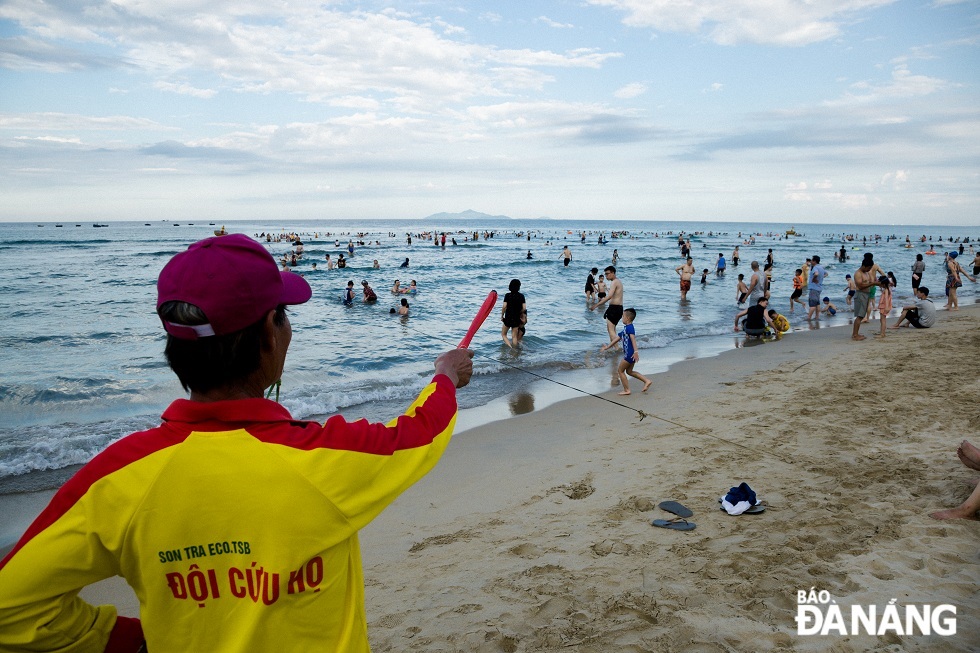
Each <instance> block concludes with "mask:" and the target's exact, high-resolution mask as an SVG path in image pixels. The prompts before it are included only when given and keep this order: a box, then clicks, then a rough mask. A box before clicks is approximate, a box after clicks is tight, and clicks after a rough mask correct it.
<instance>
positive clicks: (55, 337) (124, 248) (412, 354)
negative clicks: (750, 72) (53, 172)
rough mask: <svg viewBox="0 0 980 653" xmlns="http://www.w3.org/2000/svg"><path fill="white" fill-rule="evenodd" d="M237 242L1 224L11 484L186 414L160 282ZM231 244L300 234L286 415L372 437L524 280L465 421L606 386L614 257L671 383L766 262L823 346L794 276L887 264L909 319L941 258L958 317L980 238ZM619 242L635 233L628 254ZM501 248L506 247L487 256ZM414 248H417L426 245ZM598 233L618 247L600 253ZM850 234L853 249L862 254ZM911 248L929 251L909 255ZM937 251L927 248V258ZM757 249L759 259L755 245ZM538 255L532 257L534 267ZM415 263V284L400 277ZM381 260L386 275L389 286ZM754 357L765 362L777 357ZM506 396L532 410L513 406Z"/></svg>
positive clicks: (506, 238) (540, 234)
mask: <svg viewBox="0 0 980 653" xmlns="http://www.w3.org/2000/svg"><path fill="white" fill-rule="evenodd" d="M219 226H220V225H212V224H209V223H208V222H206V221H204V222H202V221H194V222H186V221H182V222H179V223H175V222H154V223H149V224H148V223H143V222H112V223H107V224H106V226H104V227H94V226H93V224H92V223H90V222H85V223H77V222H63V223H44V224H38V223H29V224H23V223H20V224H0V315H2V316H3V318H2V323H3V329H2V332H0V481H3V480H4V479H5V478H8V479H9V478H10V477H14V476H21V475H28V476H26V477H23V478H31V477H32V475H33V477H34V478H37V479H43V478H46V477H45V476H44V475H43V474H39V473H38V472H41V471H42V470H57V469H62V468H66V467H69V466H72V465H77V464H80V463H83V462H85V461H87V460H88V459H90V458H91V457H92V456H93V455H94V454H96V453H98V452H99V451H100V450H101V449H103V448H104V447H105V446H106V445H107V444H109V443H111V442H112V441H114V440H116V439H118V438H120V437H122V436H124V435H126V434H127V433H130V432H132V431H134V430H139V429H144V428H148V427H151V426H153V425H155V424H157V423H158V420H159V415H160V413H161V412H162V410H163V409H164V408H165V407H166V406H167V405H168V404H169V402H170V401H171V400H173V399H174V398H176V397H181V396H184V393H183V390H182V389H181V388H180V385H179V383H178V382H177V380H176V378H175V377H174V375H173V374H172V373H171V372H170V370H169V368H168V367H167V365H166V362H165V361H164V358H163V346H164V342H165V338H164V334H163V330H162V329H161V327H160V324H159V321H158V319H157V317H156V314H155V312H154V306H155V300H156V294H155V293H156V289H155V282H156V277H157V274H158V273H159V271H160V269H161V268H162V267H163V265H164V264H165V263H166V261H167V260H168V259H169V258H170V257H171V256H172V255H173V254H175V253H176V252H178V251H181V250H183V249H185V248H186V247H187V245H189V244H190V243H192V242H194V241H196V240H199V239H201V238H205V237H208V236H211V235H212V233H213V230H214V229H216V228H218V227H219ZM226 227H227V230H228V231H229V232H233V233H245V234H249V235H252V236H255V237H258V236H259V234H262V233H271V234H273V235H279V234H284V233H288V232H295V233H297V234H300V235H301V236H302V238H303V241H304V244H305V254H304V256H303V257H302V258H301V259H300V261H299V264H298V265H297V267H295V268H294V270H295V271H297V272H300V273H302V274H304V275H305V276H306V278H307V279H308V280H309V282H310V284H311V286H312V287H313V298H312V300H311V301H310V302H308V303H307V304H304V305H302V306H297V307H293V308H292V309H291V310H290V321H291V323H292V327H293V340H292V345H291V347H290V352H289V357H288V359H287V361H286V370H285V373H284V376H283V382H282V388H281V395H280V399H281V401H282V403H283V404H284V405H285V406H286V407H287V408H288V409H289V410H290V411H291V412H292V414H293V415H294V416H295V417H297V418H300V419H318V420H322V419H325V418H326V417H327V416H329V415H332V414H336V413H340V414H344V415H345V416H347V417H350V418H357V417H362V416H363V417H367V418H369V419H372V420H380V419H389V418H391V417H393V416H395V415H397V414H399V413H400V412H401V411H402V410H403V408H404V406H405V405H407V403H408V402H410V401H411V400H412V399H413V398H414V396H415V395H416V394H417V393H418V391H419V390H420V389H421V388H422V387H423V386H424V385H425V383H426V382H427V381H428V379H429V378H430V377H431V372H432V362H433V361H434V359H435V357H436V356H437V355H438V354H439V353H440V352H442V351H444V350H445V349H448V348H450V347H452V346H455V344H456V343H457V342H458V341H459V339H460V338H461V337H462V335H463V333H464V332H465V331H466V328H467V326H468V325H469V323H470V320H471V319H472V318H473V316H474V314H475V312H476V310H477V308H478V307H479V306H480V304H481V302H482V301H483V299H484V298H485V297H486V295H487V293H488V292H489V291H490V290H491V289H496V290H497V291H498V292H499V293H500V296H501V301H502V298H503V295H504V293H505V292H506V291H507V285H508V283H509V281H510V280H511V279H513V278H518V279H520V280H521V282H522V284H523V285H522V292H524V294H525V295H526V297H527V303H528V311H529V322H528V325H527V335H526V337H525V340H524V345H523V347H522V348H521V349H520V351H512V350H510V349H509V348H507V347H506V346H504V345H503V343H502V342H501V340H500V326H501V323H500V321H499V310H500V305H499V303H498V305H497V307H496V309H495V311H494V313H493V314H492V315H491V317H490V319H488V320H487V323H486V325H485V326H484V328H483V329H482V330H481V331H480V333H479V334H478V335H477V337H476V339H475V340H474V343H473V345H472V346H473V348H474V349H475V350H476V352H477V357H476V359H475V363H474V367H475V375H474V379H473V382H472V384H471V386H470V387H469V388H467V389H466V390H465V391H463V392H461V393H460V403H461V406H462V407H463V408H467V409H477V407H480V406H484V407H485V406H488V405H489V406H491V407H492V409H491V410H490V411H489V413H490V414H492V417H506V416H507V415H509V414H512V413H516V412H521V411H523V410H527V407H526V406H525V407H523V408H522V403H526V402H522V401H521V400H520V398H519V393H520V392H521V390H522V388H525V387H526V386H527V385H528V384H531V383H534V382H538V383H540V382H541V381H540V380H539V379H540V377H542V376H543V377H547V378H555V379H562V378H564V379H566V381H567V380H568V379H575V380H576V382H577V383H579V384H580V385H585V386H588V388H586V389H590V390H593V389H599V388H601V387H608V384H609V379H610V377H611V370H612V368H613V366H614V365H615V364H616V361H617V355H616V354H613V353H608V354H600V353H599V351H598V349H599V346H600V345H602V344H603V343H605V342H606V341H607V336H606V333H605V326H604V321H603V319H602V315H601V313H602V311H601V310H599V311H596V312H589V311H588V310H587V309H586V303H585V298H584V295H583V288H584V283H585V278H586V275H587V274H588V271H589V269H590V268H592V267H598V268H599V269H600V271H601V270H602V268H604V267H605V266H606V265H609V264H610V263H611V261H612V256H613V252H614V250H617V251H618V261H617V262H616V264H615V265H616V267H617V269H618V271H619V277H620V279H621V280H622V281H623V283H624V287H625V305H626V306H633V307H635V308H636V309H637V311H638V313H639V314H638V317H637V320H636V329H637V334H638V341H639V347H640V350H641V352H642V364H641V365H640V366H639V369H640V370H641V371H656V369H658V368H662V367H664V366H665V365H666V364H667V363H669V362H673V361H675V360H678V359H679V358H682V357H684V356H687V355H690V352H695V354H694V355H703V354H704V352H709V353H710V352H715V353H716V352H717V351H721V350H724V349H726V348H730V347H733V346H737V345H738V344H739V342H740V341H741V338H742V336H741V335H736V334H734V333H733V332H732V319H733V316H734V314H735V312H736V311H737V310H738V308H737V307H736V305H735V296H736V295H735V283H736V277H737V274H738V273H739V272H744V273H745V274H746V276H747V277H748V276H750V270H749V262H750V261H752V260H753V259H755V260H758V261H760V263H761V262H763V261H764V260H765V257H766V254H767V251H768V249H769V248H772V250H773V252H774V256H775V266H774V274H773V284H772V294H773V298H774V299H773V302H772V304H771V305H772V306H773V307H775V308H776V309H777V310H779V311H780V312H781V313H784V314H786V315H787V317H789V318H790V322H791V324H792V325H793V328H794V329H807V328H812V327H811V325H808V324H807V322H806V321H805V320H804V319H803V311H802V310H801V309H799V308H798V309H797V311H796V312H795V313H794V314H790V313H788V312H787V311H788V305H789V301H788V297H789V295H790V293H791V292H792V277H793V273H794V271H795V269H796V268H797V267H799V265H800V264H801V263H802V262H803V261H804V260H805V259H806V258H807V257H808V256H810V255H812V254H818V255H820V257H821V259H822V261H823V263H824V265H825V267H826V268H827V269H828V270H829V272H830V276H829V277H828V279H827V280H826V282H825V294H827V295H829V296H830V297H831V298H832V300H833V301H834V302H835V303H836V304H837V306H838V308H844V296H845V292H844V288H845V280H844V275H845V274H847V273H852V274H853V272H854V270H855V269H856V268H857V267H858V264H859V261H860V258H861V254H862V253H863V252H864V251H870V252H873V253H874V254H875V259H876V261H878V262H879V263H880V264H881V266H882V267H883V268H884V269H885V270H893V271H894V272H895V274H896V276H897V277H898V280H899V286H898V290H897V292H896V294H895V302H894V303H895V305H896V307H900V306H901V305H902V304H903V303H904V302H905V300H907V299H909V298H910V297H911V286H910V281H909V275H910V273H909V268H910V266H911V264H912V262H913V261H914V259H915V254H916V253H925V252H926V251H927V250H928V248H929V246H930V245H931V246H932V247H934V249H935V250H936V251H937V252H940V254H939V255H938V256H926V257H925V259H926V261H925V262H926V265H927V269H926V274H925V279H924V285H926V286H929V287H930V288H931V290H932V294H933V297H934V298H936V301H937V304H940V305H941V304H942V303H943V297H942V295H943V284H944V280H945V273H944V272H943V271H942V270H941V267H942V261H943V256H942V252H945V251H948V250H951V249H954V248H956V247H958V244H957V243H954V242H951V241H950V240H949V239H954V240H956V239H964V238H969V242H968V243H967V244H966V245H965V248H966V252H965V254H964V255H963V257H962V258H961V259H960V260H961V262H962V263H963V264H964V265H965V266H966V265H967V264H969V263H970V261H971V260H972V258H973V253H972V249H973V243H974V242H975V241H976V239H977V238H978V237H980V227H978V228H962V227H960V228H957V227H937V226H915V227H887V226H877V227H866V228H862V227H857V226H854V225H797V231H799V232H800V233H799V234H798V235H796V236H793V237H786V236H785V235H784V233H785V231H786V230H787V229H789V228H791V227H792V225H788V224H787V225H772V224H769V225H752V224H746V223H738V224H735V223H707V222H706V223H666V222H615V221H610V222H574V221H570V222H553V221H546V220H529V221H519V220H488V221H485V222H484V221H456V222H448V223H445V224H422V223H418V222H410V221H395V220H391V221H351V222H340V221H308V222H295V223H277V222H275V221H269V222H237V223H226ZM613 230H616V231H622V232H625V233H623V234H622V235H620V236H619V237H616V238H613V237H611V234H612V231H613ZM431 231H437V232H442V231H445V232H447V238H450V239H451V238H455V239H456V242H457V245H455V246H453V245H452V244H451V241H447V242H450V244H447V246H446V247H445V248H442V247H438V246H435V245H433V243H432V241H428V240H425V239H424V238H423V237H421V236H420V235H419V234H421V233H423V232H431ZM487 231H492V232H493V236H492V237H489V238H488V237H485V235H484V233H485V232H487ZM583 232H584V234H585V240H584V242H583V241H582V239H581V238H582V236H581V234H582V233H583ZM681 232H684V233H687V234H689V235H690V237H691V239H692V242H693V256H694V259H695V266H696V268H697V269H698V270H699V271H700V270H701V269H703V268H708V269H709V270H711V273H710V274H709V275H708V283H707V284H705V285H701V284H700V283H698V281H699V278H700V277H696V278H695V279H694V283H693V288H692V289H691V292H690V293H689V300H688V301H687V302H681V301H680V300H679V293H678V277H677V275H676V273H675V272H674V268H675V267H676V266H677V265H679V264H680V263H681V256H680V251H679V249H678V247H677V234H679V233H681ZM358 233H360V234H363V235H362V236H361V237H360V238H358V236H357V235H356V234H358ZM407 233H411V234H413V243H412V244H411V245H409V244H408V243H407V239H406V234H407ZM474 233H478V234H479V238H478V239H475V238H474V237H473V236H474ZM600 233H601V234H605V237H606V238H607V240H608V242H607V243H606V244H599V243H598V239H599V234H600ZM845 235H851V236H853V237H854V240H849V241H845V240H844V237H845ZM906 235H908V236H910V237H911V238H912V242H913V244H914V246H913V247H912V248H910V249H907V248H905V237H906ZM923 235H925V236H926V238H927V241H926V243H924V244H923V243H920V242H919V240H918V239H919V238H920V237H921V236H923ZM752 236H754V244H752V243H749V244H746V243H748V242H749V241H750V238H751V237H752ZM258 239H259V240H260V242H263V243H265V238H258ZM351 239H353V240H354V241H355V242H356V241H357V240H359V239H360V240H363V241H364V242H365V243H366V244H365V245H364V246H357V247H356V250H355V256H354V257H353V258H352V259H351V261H350V265H349V266H348V267H347V268H346V269H345V270H332V271H327V270H326V269H325V267H326V266H325V261H324V256H325V255H326V254H328V253H329V254H330V255H331V258H333V259H336V258H337V254H339V253H340V252H341V251H346V245H347V242H348V240H351ZM940 239H942V240H940ZM566 244H567V245H569V247H570V248H571V250H572V254H573V261H572V264H571V265H570V266H568V267H567V268H566V267H564V266H563V265H562V262H561V261H560V260H559V259H560V255H561V250H562V247H563V246H564V245H566ZM842 244H843V245H844V247H846V249H847V252H848V254H849V255H850V256H851V260H849V261H847V262H846V263H843V264H841V263H837V262H835V260H834V252H835V251H837V250H839V249H840V247H841V245H842ZM735 245H739V246H740V253H741V259H742V262H741V265H739V267H737V268H734V267H732V265H731V253H732V249H733V248H734V246H735ZM266 246H267V248H268V249H269V251H270V252H271V253H272V254H273V255H274V256H276V258H278V257H279V256H280V255H282V254H284V253H287V252H289V251H290V244H289V243H288V242H286V241H284V242H271V243H266ZM528 251H530V252H531V254H532V257H533V258H531V259H528V258H527V252H528ZM719 253H723V254H724V255H725V258H726V259H727V260H728V262H729V268H728V272H727V274H726V275H725V276H724V277H722V278H717V277H715V275H714V272H713V271H714V267H715V262H716V260H717V257H718V254H719ZM406 257H408V258H409V259H410V267H409V268H407V269H402V268H399V267H398V266H399V264H400V263H401V262H402V261H403V260H404V259H405V258H406ZM375 259H377V260H378V262H379V265H380V269H374V268H373V261H374V260H375ZM314 262H316V263H317V265H318V267H319V268H320V269H319V270H317V271H313V269H312V264H313V263H314ZM396 278H398V279H400V280H401V281H402V283H403V284H404V285H407V283H408V282H409V281H410V280H411V279H415V280H417V282H418V287H419V292H418V294H417V295H415V296H407V297H408V299H409V302H410V303H411V316H410V317H409V318H407V319H400V318H397V317H394V316H391V315H389V312H388V311H389V308H391V307H394V306H396V305H397V299H398V298H397V297H396V296H394V295H392V294H391V293H390V292H389V289H390V287H391V285H392V282H393V281H394V280H395V279H396ZM362 279H366V280H368V281H369V282H370V283H371V285H372V286H373V287H374V289H375V290H376V291H377V293H378V295H379V297H380V301H379V302H378V303H377V304H376V305H364V304H361V303H360V302H358V303H357V304H356V305H355V306H352V307H345V306H343V305H342V304H341V302H340V297H341V293H342V290H343V288H344V287H345V286H346V283H347V281H348V280H353V281H354V283H355V286H356V288H357V290H359V289H360V281H361V280H362ZM976 296H977V286H975V285H974V284H971V283H969V282H967V283H966V284H965V285H964V287H963V288H962V289H960V301H961V303H964V304H968V303H973V302H974V301H976ZM399 297H400V296H399ZM804 299H805V298H804ZM849 318H850V315H849V313H847V311H846V310H842V311H841V312H840V313H839V314H838V315H837V316H835V317H833V318H830V319H824V320H821V327H827V326H831V325H845V324H847V323H848V322H849ZM756 351H757V352H758V355H765V349H764V348H760V349H757V350H756ZM525 370H527V371H529V372H533V373H534V374H535V375H537V376H534V375H531V374H528V373H526V372H525ZM507 397H510V398H511V399H514V398H515V397H517V399H516V400H511V401H505V400H503V399H504V398H507ZM495 402H496V403H495ZM43 483H44V481H43V480H38V481H37V483H35V484H34V485H35V486H38V485H43ZM17 487H18V488H19V489H31V488H32V487H33V486H32V484H31V483H30V482H28V483H27V484H26V485H25V484H23V483H21V484H19V485H18V486H17ZM0 491H2V486H0Z"/></svg>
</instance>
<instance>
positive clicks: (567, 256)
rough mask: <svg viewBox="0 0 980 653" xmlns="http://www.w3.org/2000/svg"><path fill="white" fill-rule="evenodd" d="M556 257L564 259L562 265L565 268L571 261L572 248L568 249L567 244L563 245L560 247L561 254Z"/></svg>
mask: <svg viewBox="0 0 980 653" xmlns="http://www.w3.org/2000/svg"><path fill="white" fill-rule="evenodd" d="M558 258H560V259H564V261H565V262H564V265H565V267H566V268H567V267H568V264H569V263H571V262H572V250H570V249H568V245H565V247H563V248H562V250H561V254H559V255H558Z"/></svg>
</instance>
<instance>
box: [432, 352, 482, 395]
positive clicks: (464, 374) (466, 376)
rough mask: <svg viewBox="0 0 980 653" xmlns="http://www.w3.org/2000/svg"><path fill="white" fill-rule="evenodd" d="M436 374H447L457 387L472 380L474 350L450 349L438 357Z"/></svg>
mask: <svg viewBox="0 0 980 653" xmlns="http://www.w3.org/2000/svg"><path fill="white" fill-rule="evenodd" d="M436 374H445V375H446V376H448V377H449V379H450V380H451V381H452V382H453V385H455V386H456V387H457V388H462V387H463V386H464V385H466V384H467V383H469V382H470V377H471V376H473V350H472V349H450V350H449V351H447V352H445V353H443V354H440V355H439V358H437V359H436Z"/></svg>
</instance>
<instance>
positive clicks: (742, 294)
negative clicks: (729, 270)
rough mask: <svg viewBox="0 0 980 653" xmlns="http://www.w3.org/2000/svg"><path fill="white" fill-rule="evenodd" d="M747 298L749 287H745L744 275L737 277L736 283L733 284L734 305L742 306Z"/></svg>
mask: <svg viewBox="0 0 980 653" xmlns="http://www.w3.org/2000/svg"><path fill="white" fill-rule="evenodd" d="M748 296H749V287H748V286H746V285H745V275H744V274H739V275H738V283H737V284H735V304H736V305H742V304H744V303H745V300H746V299H748Z"/></svg>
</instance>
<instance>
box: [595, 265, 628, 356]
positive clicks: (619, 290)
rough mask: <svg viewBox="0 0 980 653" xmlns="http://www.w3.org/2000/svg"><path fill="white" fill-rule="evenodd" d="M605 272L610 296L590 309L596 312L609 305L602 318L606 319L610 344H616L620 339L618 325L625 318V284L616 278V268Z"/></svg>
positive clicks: (607, 269)
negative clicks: (617, 330)
mask: <svg viewBox="0 0 980 653" xmlns="http://www.w3.org/2000/svg"><path fill="white" fill-rule="evenodd" d="M604 272H605V273H606V280H607V281H609V282H610V283H609V294H608V295H606V296H605V297H604V298H602V299H601V300H599V301H598V302H596V303H595V304H593V305H592V306H590V307H589V310H590V311H594V310H595V309H597V308H599V307H600V306H602V305H603V304H605V303H607V302H608V303H609V306H607V307H606V312H605V313H603V315H602V317H604V318H606V331H607V332H608V333H609V342H610V343H612V342H615V341H616V339H617V338H618V337H619V336H617V335H616V325H617V324H619V321H620V320H621V319H622V318H623V282H622V281H620V280H619V279H618V278H617V277H616V268H615V267H613V266H611V265H610V266H608V267H607V268H606V269H605V270H604Z"/></svg>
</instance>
